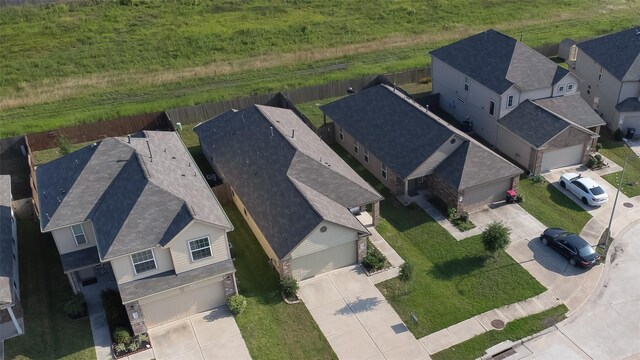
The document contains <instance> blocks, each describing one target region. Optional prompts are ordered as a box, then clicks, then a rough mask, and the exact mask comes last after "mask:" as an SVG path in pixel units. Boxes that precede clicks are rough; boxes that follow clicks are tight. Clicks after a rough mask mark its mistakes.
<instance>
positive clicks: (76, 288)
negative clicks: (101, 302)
mask: <svg viewBox="0 0 640 360" xmlns="http://www.w3.org/2000/svg"><path fill="white" fill-rule="evenodd" d="M67 279H69V285H71V290H72V291H73V294H74V295H78V294H79V293H80V292H82V291H81V287H80V282H79V281H78V278H77V276H76V273H75V271H74V272H70V273H67Z"/></svg>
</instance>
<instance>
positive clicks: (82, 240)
mask: <svg viewBox="0 0 640 360" xmlns="http://www.w3.org/2000/svg"><path fill="white" fill-rule="evenodd" d="M71 232H72V233H73V238H74V239H76V245H78V246H80V245H84V244H86V243H87V237H86V236H85V235H84V228H83V227H82V224H78V225H73V226H72V227H71Z"/></svg>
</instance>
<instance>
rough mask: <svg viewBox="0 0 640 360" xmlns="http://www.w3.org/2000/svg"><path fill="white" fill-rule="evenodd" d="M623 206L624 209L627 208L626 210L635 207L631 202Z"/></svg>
mask: <svg viewBox="0 0 640 360" xmlns="http://www.w3.org/2000/svg"><path fill="white" fill-rule="evenodd" d="M622 205H624V207H626V208H632V207H633V204H632V203H630V202H626V203H624V204H622Z"/></svg>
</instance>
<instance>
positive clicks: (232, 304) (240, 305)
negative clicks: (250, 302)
mask: <svg viewBox="0 0 640 360" xmlns="http://www.w3.org/2000/svg"><path fill="white" fill-rule="evenodd" d="M227 306H229V310H230V311H231V313H232V314H233V315H240V314H242V312H243V311H244V309H245V308H246V307H247V299H246V298H245V297H244V296H242V295H240V294H238V295H233V296H230V297H229V300H227Z"/></svg>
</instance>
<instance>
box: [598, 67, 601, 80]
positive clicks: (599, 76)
mask: <svg viewBox="0 0 640 360" xmlns="http://www.w3.org/2000/svg"><path fill="white" fill-rule="evenodd" d="M600 79H602V68H600V74H599V75H598V80H600Z"/></svg>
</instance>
